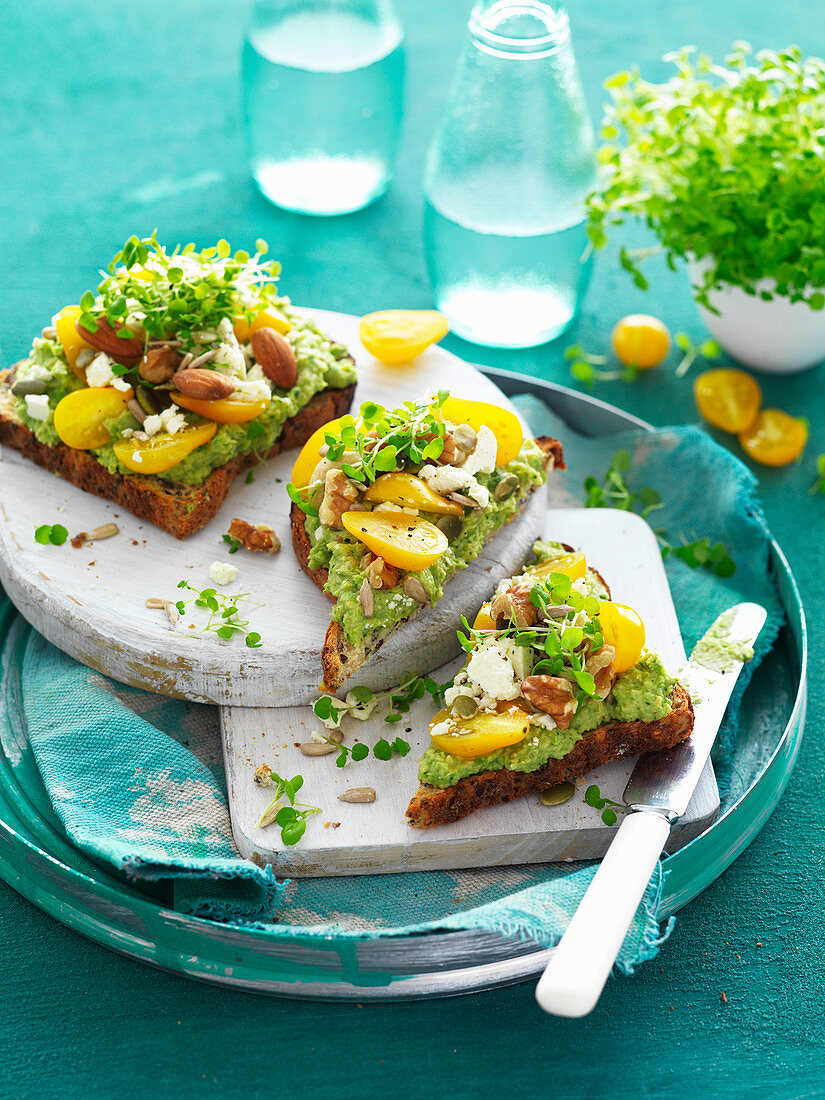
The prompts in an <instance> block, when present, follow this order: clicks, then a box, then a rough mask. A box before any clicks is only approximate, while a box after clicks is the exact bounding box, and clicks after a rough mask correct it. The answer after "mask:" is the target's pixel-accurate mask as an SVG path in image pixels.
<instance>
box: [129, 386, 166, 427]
mask: <svg viewBox="0 0 825 1100" xmlns="http://www.w3.org/2000/svg"><path fill="white" fill-rule="evenodd" d="M137 399H138V402H139V403H140V407H141V408H142V409H143V411H144V412H145V413H146V416H157V415H158V413H159V412H160V409H159V408H158V403H157V401H156V400H155V395H154V394H153V393H152V391H151V390H148V389H147V388H146V387H145V386H138V391H137ZM129 404H130V405H131V401H130V402H129ZM146 416H145V417H144V418H143V419H144V420H145V419H146ZM138 419H139V418H138ZM141 423H142V421H141Z"/></svg>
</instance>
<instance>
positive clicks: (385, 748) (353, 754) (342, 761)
mask: <svg viewBox="0 0 825 1100" xmlns="http://www.w3.org/2000/svg"><path fill="white" fill-rule="evenodd" d="M324 740H325V741H328V742H329V744H330V745H335V747H336V749H338V756H337V757H336V758H335V765H336V767H338V768H343V767H346V765H347V764H348V763H349V761H350V760H356V761H357V760H366V758H367V757H368V756H369V754H370V750H369V746H368V745H365V744H364V743H363V741H359V742H357V744H355V745H353V746H352V748H348V747H347V746H346V745H339V744H338V742H337V741H333V740H332V738H331V737H325V738H324ZM409 751H410V746H409V743H408V742H407V741H405V740H404V738H403V737H396V738H394V739H393V740H392V741H388V740H387V739H386V738H385V737H381V738H379V739H378V740H377V741H376V742H375V744H374V745H373V746H372V755H373V756H374V757H375V759H376V760H391V759H392V757H393V755H394V754H395V753H398V755H399V756H406V755H407V753H408V752H409Z"/></svg>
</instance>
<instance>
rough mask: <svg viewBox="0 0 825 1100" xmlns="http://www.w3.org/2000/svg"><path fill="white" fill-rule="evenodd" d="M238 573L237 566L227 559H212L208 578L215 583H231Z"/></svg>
mask: <svg viewBox="0 0 825 1100" xmlns="http://www.w3.org/2000/svg"><path fill="white" fill-rule="evenodd" d="M237 575H238V567H237V566H236V565H230V564H229V562H228V561H213V562H212V564H211V565H210V566H209V579H210V580H211V581H214V582H215V584H231V583H232V581H234V579H235V578H236V577H237Z"/></svg>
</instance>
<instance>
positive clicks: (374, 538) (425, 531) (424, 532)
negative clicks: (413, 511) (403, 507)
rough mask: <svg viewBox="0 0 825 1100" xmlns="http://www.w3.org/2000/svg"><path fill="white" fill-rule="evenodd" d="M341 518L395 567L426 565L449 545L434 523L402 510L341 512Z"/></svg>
mask: <svg viewBox="0 0 825 1100" xmlns="http://www.w3.org/2000/svg"><path fill="white" fill-rule="evenodd" d="M341 522H342V523H343V525H344V527H345V528H346V530H347V531H349V533H350V534H351V535H354V536H355V537H356V538H357V539H358V540H359V541H361V542H363V543H364V545H365V546H367V547H369V549H370V550H372V552H373V554H377V555H378V556H379V557H381V558H383V559H384V561H386V562H389V564H390V565H395V566H397V567H398V568H399V569H409V570H412V571H418V570H419V569H426V568H427V566H428V565H432V563H433V562H434V561H436V560H437V559H438V558H440V557H441V555H442V554H443V553H444V551H445V550H446V549H447V547H448V546H449V545H450V544H449V543H448V542H447V537H446V535H445V534H444V533H443V532H442V531H440V530H439V529H438V527H436V525H435V524H434V523H430V521H429V520H428V519H423V518H422V517H421V516H408V515H405V514H404V513H403V512H344V514H343V516H341Z"/></svg>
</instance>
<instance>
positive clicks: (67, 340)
mask: <svg viewBox="0 0 825 1100" xmlns="http://www.w3.org/2000/svg"><path fill="white" fill-rule="evenodd" d="M81 313H82V310H81V308H80V306H64V307H63V309H61V311H60V313H58V315H57V317H56V318H55V322H54V327H55V328H56V329H57V339H58V340H59V341H60V346H61V347H62V348H63V352H64V354H65V356H66V359H67V360H68V363H69V366H70V367H71V368H72V370H73V371H74V373H75V374H76V375H77V377H78V378H79V379H80V381H81V382H85V381H86V371H85V370H84V369H83V367H79V366H78V365H77V357H78V355H80V353H81V351H83V349H84V348H92V345H91V344H87V343H86V341H85V340H84V339H83V337H82V336H81V335H80V333H79V332H78V331H77V329H76V328H75V321H77V320H79V318H80V314H81ZM92 350H94V349H92Z"/></svg>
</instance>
